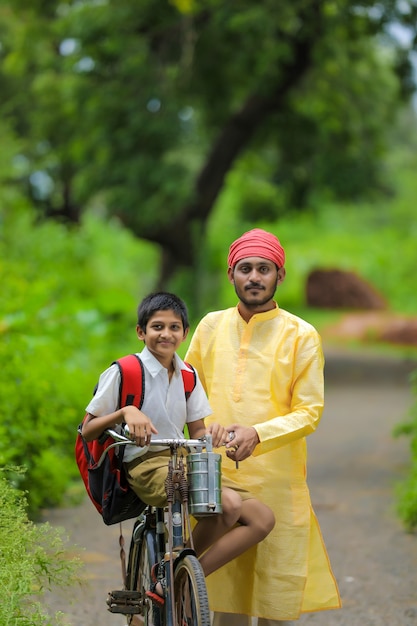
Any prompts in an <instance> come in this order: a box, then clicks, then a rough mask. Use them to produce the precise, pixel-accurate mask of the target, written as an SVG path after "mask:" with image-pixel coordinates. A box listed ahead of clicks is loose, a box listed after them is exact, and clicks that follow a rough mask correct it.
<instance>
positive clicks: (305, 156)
mask: <svg viewBox="0 0 417 626" xmlns="http://www.w3.org/2000/svg"><path fill="white" fill-rule="evenodd" d="M0 17H1V18H2V19H1V24H2V26H1V31H0V38H1V41H2V67H1V74H0V81H1V83H2V87H4V89H3V90H2V93H3V94H4V96H3V103H2V105H1V111H2V114H3V116H4V118H5V119H6V120H7V122H8V123H9V124H10V125H12V127H13V129H14V130H15V132H16V133H17V135H18V136H19V137H22V139H23V141H24V146H23V147H22V154H23V155H24V156H25V158H26V159H27V163H28V167H27V172H26V174H25V175H24V176H22V179H21V182H22V184H25V185H26V186H27V189H28V192H29V193H30V194H31V195H32V198H33V199H34V200H35V201H36V204H37V206H38V207H39V209H40V210H41V211H42V213H43V214H44V215H46V216H48V217H50V216H54V217H61V218H65V219H66V220H69V221H73V222H78V221H79V220H80V216H81V213H82V211H83V210H84V208H85V207H87V206H89V205H90V206H96V207H99V208H100V209H101V210H105V211H106V212H107V213H108V214H109V215H117V216H118V217H119V218H120V219H121V220H122V221H123V223H124V224H125V225H127V226H128V227H129V228H130V229H132V231H133V232H134V233H136V234H137V235H138V236H140V237H142V238H145V239H148V240H150V241H152V242H155V243H157V244H158V245H159V246H160V247H161V250H162V268H161V272H162V277H163V280H166V279H167V278H168V277H169V276H170V275H171V274H172V273H173V271H175V270H176V268H178V267H179V266H185V267H190V266H193V265H194V266H195V264H196V262H197V261H196V260H197V259H198V254H199V251H200V250H201V249H202V241H203V233H204V228H205V225H206V224H207V221H208V219H209V216H210V214H211V212H212V209H213V207H214V206H215V203H216V201H217V199H218V197H219V194H220V193H221V191H222V189H223V188H224V186H225V184H226V183H227V176H228V175H229V174H230V172H231V171H232V170H233V169H235V170H239V169H241V170H242V171H245V172H246V176H245V185H244V186H243V189H242V211H243V216H244V218H245V219H247V220H250V221H252V222H253V221H256V220H258V219H259V218H261V217H262V218H265V217H267V218H276V217H277V216H278V215H279V214H281V213H282V212H283V211H284V210H286V208H287V207H290V208H291V207H292V208H302V207H304V206H305V205H306V204H307V203H308V202H311V200H312V198H314V195H315V194H317V193H318V192H321V193H323V192H326V193H327V194H335V195H336V196H338V197H344V198H355V197H358V196H360V195H361V194H363V193H364V192H365V191H367V190H369V189H371V190H372V189H378V188H379V189H380V190H381V189H384V188H385V189H386V176H385V173H384V172H383V171H381V161H380V157H381V155H382V154H383V151H384V147H385V144H384V138H385V129H386V128H387V127H388V126H389V125H390V124H392V122H393V119H394V113H395V109H396V107H397V105H398V103H399V101H400V99H401V98H402V97H405V96H406V95H408V94H409V92H410V89H411V88H412V84H411V81H410V76H411V71H410V62H409V58H408V56H407V54H408V50H407V49H406V48H404V46H403V45H400V44H399V43H395V42H393V41H391V42H390V45H388V40H389V35H388V33H389V27H390V26H391V25H392V24H396V23H398V24H403V25H405V26H406V27H407V28H408V29H409V30H410V32H415V24H416V23H417V19H416V17H417V5H416V3H415V2H414V1H403V2H401V3H400V2H394V1H393V0H382V1H381V2H380V3H378V5H375V3H373V2H362V3H360V4H358V3H357V2H353V1H351V0H342V1H339V2H335V1H334V0H309V1H308V2H307V1H306V0H286V1H283V2H280V3H277V2H276V0H261V1H260V2H257V3H253V2H252V1H251V0H242V1H240V2H235V1H233V2H227V3H221V2H218V0H181V1H180V0H176V1H174V0H173V1H172V2H168V1H167V0H117V1H116V0H108V1H107V2H96V1H94V0H84V1H82V2H73V1H70V0H59V1H58V0H48V2H41V1H40V0H38V1H36V2H33V0H13V2H11V0H10V1H5V0H3V2H2V5H1V14H0ZM404 32H405V31H404ZM410 45H411V44H410Z"/></svg>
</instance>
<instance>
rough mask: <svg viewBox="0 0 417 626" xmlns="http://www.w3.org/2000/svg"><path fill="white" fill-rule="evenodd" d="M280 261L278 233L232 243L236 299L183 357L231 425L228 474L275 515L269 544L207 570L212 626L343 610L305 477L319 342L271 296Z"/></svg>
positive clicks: (217, 416) (201, 329)
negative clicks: (213, 613)
mask: <svg viewBox="0 0 417 626" xmlns="http://www.w3.org/2000/svg"><path fill="white" fill-rule="evenodd" d="M284 263H285V253H284V249H283V248H282V246H281V244H280V242H279V240H278V239H277V237H275V236H274V235H273V234H271V233H268V232H266V231H264V230H261V229H254V230H251V231H249V232H247V233H245V234H244V235H242V237H240V238H239V239H237V240H236V241H235V242H233V243H232V245H231V246H230V250H229V257H228V277H229V280H230V282H231V283H232V285H234V288H235V291H236V294H237V296H238V298H239V303H238V305H237V307H236V308H231V309H226V310H225V311H217V312H212V313H209V314H208V315H206V316H205V317H204V318H203V319H202V321H201V322H200V323H199V325H198V327H197V329H196V331H195V334H194V336H193V339H192V341H191V344H190V348H189V350H188V353H187V355H186V360H187V361H188V362H190V363H191V364H192V365H194V367H195V368H196V369H197V371H198V374H199V376H200V379H201V382H202V384H203V386H204V387H205V389H206V391H207V394H208V397H209V401H210V404H211V407H212V409H213V414H212V416H211V417H210V418H209V422H210V421H211V419H213V420H216V421H218V422H220V423H222V424H223V425H224V426H226V429H227V430H228V431H234V432H235V438H234V440H233V441H232V442H231V443H230V444H228V446H227V451H226V455H227V457H229V458H224V459H223V463H222V472H223V474H224V475H225V476H228V477H230V478H232V479H233V480H235V481H237V482H239V483H240V484H242V485H244V486H245V488H246V489H247V490H248V491H250V492H251V493H253V494H254V496H255V497H256V498H259V500H261V501H262V502H264V503H265V504H267V505H268V506H269V507H271V508H272V509H273V511H274V513H275V518H276V525H275V528H274V530H273V531H272V532H271V533H270V534H269V536H268V537H267V538H266V539H265V540H264V541H262V542H261V543H259V544H258V545H257V546H256V547H254V548H251V549H250V550H248V551H247V552H246V553H244V554H243V555H241V556H240V557H239V558H237V559H235V560H233V561H231V562H230V563H229V564H227V565H226V566H225V567H223V568H221V569H220V570H218V571H217V572H216V573H215V574H212V575H211V576H209V577H208V579H207V584H208V588H209V596H210V602H211V608H212V609H213V610H214V611H215V618H214V625H215V626H246V625H250V624H251V616H255V617H258V618H259V620H258V624H259V626H267V625H272V624H275V625H276V624H281V623H283V622H284V623H286V624H287V623H288V622H287V620H293V619H298V618H299V616H300V614H301V613H304V612H309V611H317V610H324V609H334V608H339V607H340V597H339V593H338V589H337V584H336V581H335V579H334V576H333V573H332V571H331V568H330V564H329V560H328V556H327V553H326V548H325V546H324V544H323V540H322V538H321V533H320V529H319V525H318V522H317V519H316V517H315V515H314V511H313V509H312V506H311V500H310V495H309V491H308V487H307V483H306V441H305V437H306V436H307V435H309V434H311V433H312V432H314V431H315V429H316V427H317V425H318V423H319V421H320V418H321V414H322V410H323V366H324V359H323V353H322V348H321V340H320V337H319V335H318V333H317V331H316V330H315V329H314V328H313V327H312V326H311V325H310V324H308V323H307V322H305V321H304V320H302V319H300V318H298V317H296V316H295V315H292V314H291V313H288V312H287V311H284V310H283V309H280V308H279V307H278V305H277V303H276V302H275V300H274V295H275V291H276V288H277V286H278V285H280V284H281V283H282V282H283V280H284V278H285V268H284ZM233 461H234V462H233ZM236 462H237V463H239V469H237V468H236V464H237V463H236ZM231 614H233V615H231Z"/></svg>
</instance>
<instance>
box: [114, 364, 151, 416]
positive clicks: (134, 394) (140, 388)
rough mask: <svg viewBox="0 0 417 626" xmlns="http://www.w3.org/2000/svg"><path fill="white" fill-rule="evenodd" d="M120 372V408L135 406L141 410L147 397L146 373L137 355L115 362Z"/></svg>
mask: <svg viewBox="0 0 417 626" xmlns="http://www.w3.org/2000/svg"><path fill="white" fill-rule="evenodd" d="M114 363H115V364H116V365H117V367H118V368H119V371H120V386H119V408H120V407H122V406H128V405H130V404H133V405H135V406H137V407H138V409H140V408H141V407H142V404H143V399H144V397H145V372H144V369H143V363H142V361H141V360H140V358H139V357H138V355H137V354H128V355H127V356H123V357H122V358H121V359H117V361H114Z"/></svg>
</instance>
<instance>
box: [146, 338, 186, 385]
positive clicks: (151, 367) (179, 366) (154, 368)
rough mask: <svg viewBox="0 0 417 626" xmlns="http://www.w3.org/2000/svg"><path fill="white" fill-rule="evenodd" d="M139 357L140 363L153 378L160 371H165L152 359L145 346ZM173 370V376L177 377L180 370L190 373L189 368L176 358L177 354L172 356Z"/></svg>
mask: <svg viewBox="0 0 417 626" xmlns="http://www.w3.org/2000/svg"><path fill="white" fill-rule="evenodd" d="M139 356H140V359H141V361H142V363H143V364H144V366H145V367H146V369H147V370H148V372H149V373H150V375H151V376H152V377H153V378H155V377H156V376H158V374H159V373H160V372H161V370H165V369H166V368H165V367H164V366H163V365H161V363H160V362H159V361H158V359H156V358H155V357H154V355H153V354H152V352H150V351H149V350H148V348H147V347H146V346H145V347H144V348H143V350H142V352H141V353H140V355H139ZM174 368H175V371H174V376H179V375H180V372H181V370H188V371H192V370H191V368H190V367H188V365H187V364H186V363H184V361H183V360H182V359H181V358H180V357H179V356H178V354H177V353H175V354H174Z"/></svg>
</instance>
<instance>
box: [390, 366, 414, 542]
mask: <svg viewBox="0 0 417 626" xmlns="http://www.w3.org/2000/svg"><path fill="white" fill-rule="evenodd" d="M411 384H412V391H413V395H414V397H415V402H414V405H413V406H412V408H411V410H410V415H409V419H407V420H404V421H403V422H401V423H400V424H398V426H397V427H396V428H395V429H394V436H396V437H399V436H403V435H405V436H407V437H409V438H410V449H411V466H410V468H409V470H408V475H407V478H406V479H405V480H404V481H403V482H402V483H401V484H399V485H398V487H397V497H398V505H397V510H398V514H399V516H400V519H401V520H402V521H403V523H404V526H405V527H406V528H407V529H408V530H409V531H412V530H415V529H417V370H415V371H414V372H413V374H412V377H411Z"/></svg>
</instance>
